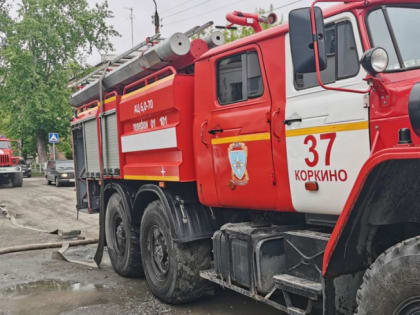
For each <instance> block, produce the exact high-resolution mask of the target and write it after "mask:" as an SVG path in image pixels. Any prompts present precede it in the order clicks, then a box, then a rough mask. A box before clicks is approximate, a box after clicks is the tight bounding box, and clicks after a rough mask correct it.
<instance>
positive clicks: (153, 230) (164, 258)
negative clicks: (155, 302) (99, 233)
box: [140, 201, 212, 304]
mask: <svg viewBox="0 0 420 315" xmlns="http://www.w3.org/2000/svg"><path fill="white" fill-rule="evenodd" d="M170 230H171V229H170V225H169V222H168V221H167V219H166V216H165V213H164V209H163V206H162V203H161V202H160V201H153V202H151V203H150V204H149V205H148V206H147V208H146V210H145V212H144V215H143V219H142V222H141V227H140V248H141V257H142V261H143V269H144V273H145V276H146V280H147V283H148V286H149V288H150V290H151V291H152V293H153V294H154V295H155V296H156V297H158V298H159V299H160V300H162V301H164V302H166V303H169V304H182V303H187V302H190V301H193V300H195V299H197V298H199V297H200V296H202V295H203V294H204V293H206V291H208V290H209V289H210V288H211V287H212V286H211V284H210V283H209V282H208V281H206V280H204V279H202V278H200V275H199V272H200V270H205V269H209V268H210V240H203V241H195V242H191V243H187V244H179V243H175V242H174V241H173V239H172V236H171V232H170ZM152 244H153V245H152ZM152 246H153V247H154V248H152ZM153 252H154V254H153Z"/></svg>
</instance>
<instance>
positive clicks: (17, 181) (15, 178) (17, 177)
mask: <svg viewBox="0 0 420 315" xmlns="http://www.w3.org/2000/svg"><path fill="white" fill-rule="evenodd" d="M22 184H23V174H22V173H14V174H13V175H12V185H13V187H22Z"/></svg>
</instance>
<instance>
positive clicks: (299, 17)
mask: <svg viewBox="0 0 420 315" xmlns="http://www.w3.org/2000/svg"><path fill="white" fill-rule="evenodd" d="M314 10H315V24H316V31H317V35H316V36H317V39H318V53H319V67H320V71H322V70H325V69H326V68H327V54H326V51H325V32H324V17H323V16H322V11H321V9H320V8H319V7H315V8H314ZM289 33H290V48H291V51H292V60H293V67H294V71H295V72H297V73H311V72H316V66H315V51H314V39H313V36H312V23H311V9H310V8H301V9H296V10H293V11H291V12H290V13H289Z"/></svg>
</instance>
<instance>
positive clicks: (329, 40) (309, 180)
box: [70, 0, 420, 314]
mask: <svg viewBox="0 0 420 315" xmlns="http://www.w3.org/2000/svg"><path fill="white" fill-rule="evenodd" d="M317 2H332V1H327V0H320V1H315V3H314V4H313V6H312V7H311V8H301V9H297V10H294V11H292V12H291V13H290V15H289V24H288V25H287V24H283V25H280V26H276V27H273V28H271V29H269V30H266V31H261V32H259V28H258V27H256V26H255V25H256V22H255V21H254V20H252V19H254V18H257V17H255V16H254V15H247V14H245V13H241V12H239V11H235V12H234V13H232V14H230V15H229V17H230V19H232V16H233V17H235V20H236V18H238V19H237V20H238V21H243V23H248V24H247V25H251V26H252V25H254V26H255V27H254V26H253V27H254V29H256V30H257V31H258V32H256V34H254V35H251V36H249V37H246V38H244V39H240V40H237V41H234V42H232V43H228V44H222V43H221V42H220V34H210V36H209V38H207V39H206V40H197V39H195V40H191V39H190V38H191V36H192V34H193V33H194V32H195V31H197V29H195V30H194V31H188V32H186V33H176V34H175V35H173V36H171V37H170V38H168V39H166V40H164V41H159V39H158V38H154V39H152V40H148V41H146V42H145V43H142V44H140V45H139V46H137V47H136V49H137V48H138V49H141V51H140V52H139V53H138V54H136V53H135V51H134V50H131V51H129V52H128V53H127V54H125V55H122V56H121V58H119V59H118V58H117V59H118V60H114V61H113V62H111V63H110V64H107V65H106V66H105V67H104V68H103V73H102V74H100V75H99V74H98V73H95V74H94V75H92V77H91V79H92V78H93V79H92V80H91V81H88V80H87V79H85V80H87V81H86V83H84V84H82V86H81V88H80V90H79V91H77V92H76V93H75V94H74V95H73V96H72V98H71V100H70V102H71V104H72V105H73V107H74V110H75V116H74V119H73V121H72V132H73V143H74V155H75V156H74V160H75V172H76V189H77V208H78V209H85V210H87V211H90V212H98V211H99V212H100V229H101V233H100V243H99V246H98V251H97V254H96V256H95V260H96V261H97V263H100V260H101V257H102V250H103V247H104V246H107V247H108V252H109V255H110V258H111V262H112V265H113V267H114V269H115V270H116V272H118V273H119V274H120V275H122V276H127V277H130V276H132V277H139V276H140V277H141V276H145V278H146V280H147V283H148V285H149V288H150V289H151V291H152V292H153V294H154V295H156V296H157V297H158V298H160V299H161V300H163V301H165V302H167V303H175V304H176V303H185V302H189V301H192V300H194V299H196V298H198V297H200V296H203V295H204V294H207V293H209V292H212V290H213V285H215V284H217V285H220V286H222V287H224V288H229V289H232V290H234V291H237V292H239V293H241V294H244V295H246V296H249V297H250V298H253V299H255V300H258V301H261V302H264V303H267V304H269V305H271V306H273V307H275V308H277V309H278V310H280V311H282V312H285V313H287V314H355V313H356V314H416V313H417V312H420V298H419V293H418V292H420V258H419V257H420V255H419V250H420V206H419V205H420V202H419V201H420V200H419V199H420V197H419V196H420V195H419V194H418V189H417V188H419V187H420V180H419V176H418V174H417V170H420V149H419V144H420V84H419V82H420V70H419V69H420V45H419V44H418V43H417V42H416V41H415V40H413V38H415V36H416V35H420V33H419V34H417V33H418V32H419V31H418V30H420V22H419V21H420V2H419V1H418V0H407V1H404V3H400V2H399V1H392V0H369V1H345V3H340V4H338V5H335V6H332V7H329V8H327V9H324V10H323V11H321V9H320V8H318V7H316V6H315V4H316V3H317ZM243 17H247V18H246V19H243ZM258 20H259V21H267V20H275V19H273V18H272V19H267V18H261V19H259V18H258ZM240 23H242V22H240ZM198 29H199V30H200V31H201V30H202V29H200V28H198ZM413 35H414V36H413ZM113 63H114V64H115V67H113V66H112V64H113Z"/></svg>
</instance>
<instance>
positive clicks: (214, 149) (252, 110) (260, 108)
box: [207, 45, 276, 209]
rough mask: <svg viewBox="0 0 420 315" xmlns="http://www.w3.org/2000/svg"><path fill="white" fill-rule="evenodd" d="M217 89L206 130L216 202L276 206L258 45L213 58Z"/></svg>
mask: <svg viewBox="0 0 420 315" xmlns="http://www.w3.org/2000/svg"><path fill="white" fill-rule="evenodd" d="M212 63H213V66H214V69H215V71H216V81H217V83H216V90H217V91H216V93H215V95H214V104H213V105H212V109H211V112H210V117H209V122H208V130H207V132H208V133H209V134H210V142H211V154H212V159H213V170H214V174H215V179H216V191H217V197H218V201H219V204H220V205H221V206H225V207H237V208H241V207H242V208H260V209H263V208H265V209H271V208H273V207H274V206H275V198H276V197H275V196H276V193H275V190H274V184H273V181H274V179H273V160H272V151H271V142H270V123H269V117H270V111H271V98H270V93H269V90H268V87H267V84H266V78H265V74H264V71H262V69H264V63H263V59H262V55H261V52H260V50H259V47H258V46H256V45H250V46H247V47H244V48H241V49H239V50H235V51H229V53H228V54H223V55H219V56H216V57H213V60H212Z"/></svg>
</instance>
